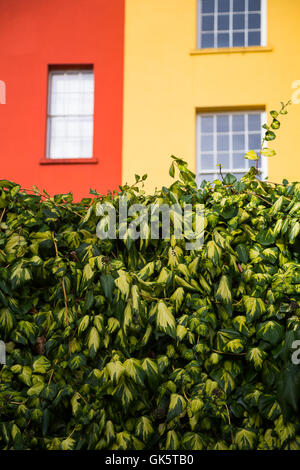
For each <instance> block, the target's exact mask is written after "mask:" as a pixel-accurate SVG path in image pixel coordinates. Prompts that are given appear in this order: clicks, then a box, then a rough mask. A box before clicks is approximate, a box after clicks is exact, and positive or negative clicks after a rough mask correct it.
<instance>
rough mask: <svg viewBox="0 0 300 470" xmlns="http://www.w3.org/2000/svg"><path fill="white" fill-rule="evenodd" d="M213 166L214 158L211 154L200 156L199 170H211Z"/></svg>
mask: <svg viewBox="0 0 300 470" xmlns="http://www.w3.org/2000/svg"><path fill="white" fill-rule="evenodd" d="M213 166H214V156H213V154H212V153H202V154H201V170H211V169H213Z"/></svg>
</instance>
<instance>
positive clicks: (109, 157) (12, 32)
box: [0, 0, 124, 199]
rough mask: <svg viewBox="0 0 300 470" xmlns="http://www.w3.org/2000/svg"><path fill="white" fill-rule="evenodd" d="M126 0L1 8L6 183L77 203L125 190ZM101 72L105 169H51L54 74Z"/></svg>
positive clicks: (1, 158) (34, 0)
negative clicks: (51, 70) (76, 69)
mask: <svg viewBox="0 0 300 470" xmlns="http://www.w3.org/2000/svg"><path fill="white" fill-rule="evenodd" d="M123 41H124V0H0V80H3V81H5V83H6V104H0V179H9V180H11V181H15V182H18V183H19V184H21V185H22V187H24V188H32V185H34V184H35V185H37V186H38V187H39V189H41V190H42V189H45V190H46V191H47V192H49V193H50V194H54V193H60V192H63V193H66V192H69V191H72V192H73V193H74V195H75V197H76V199H78V198H81V197H83V196H88V192H89V189H90V188H93V189H95V188H96V189H97V190H98V191H99V192H106V191H107V190H113V189H115V188H117V187H118V185H119V184H121V154H122V103H123ZM60 64H61V65H63V64H76V65H78V64H93V65H94V75H95V106H94V157H95V158H96V159H97V163H94V164H92V163H77V164H76V163H75V164H74V163H63V164H59V163H51V164H47V165H43V164H41V163H40V162H41V161H42V159H43V158H45V148H46V117H47V88H48V66H49V65H60Z"/></svg>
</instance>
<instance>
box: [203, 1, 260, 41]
mask: <svg viewBox="0 0 300 470" xmlns="http://www.w3.org/2000/svg"><path fill="white" fill-rule="evenodd" d="M211 1H212V2H215V12H214V31H213V34H214V44H217V33H218V29H217V15H216V6H217V0H211ZM232 10H233V0H230V12H232ZM245 11H246V12H247V11H248V0H246V10H245ZM246 18H247V16H246ZM201 20H202V0H197V49H203V48H202V47H201ZM229 21H230V24H229V34H230V35H232V32H233V29H232V14H230V16H229ZM244 31H245V32H246V31H248V28H245V29H244ZM246 37H247V38H248V35H246ZM247 40H248V39H247ZM266 45H267V0H261V26H260V47H266ZM236 47H237V48H239V47H240V46H230V45H229V46H228V47H227V46H226V47H224V49H233V48H236ZM244 47H245V48H247V47H259V45H258V46H244ZM209 49H219V48H218V46H216V45H215V46H214V47H211V48H209ZM221 49H223V47H221Z"/></svg>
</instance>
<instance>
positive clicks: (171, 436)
mask: <svg viewBox="0 0 300 470" xmlns="http://www.w3.org/2000/svg"><path fill="white" fill-rule="evenodd" d="M179 445H180V442H179V438H178V435H177V433H176V432H175V431H169V432H168V434H167V439H166V450H178V449H179Z"/></svg>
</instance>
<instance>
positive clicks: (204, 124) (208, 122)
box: [201, 116, 214, 132]
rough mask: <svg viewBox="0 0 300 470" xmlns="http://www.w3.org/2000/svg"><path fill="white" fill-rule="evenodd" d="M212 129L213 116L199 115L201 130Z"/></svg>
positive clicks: (207, 130) (210, 130) (208, 130)
mask: <svg viewBox="0 0 300 470" xmlns="http://www.w3.org/2000/svg"><path fill="white" fill-rule="evenodd" d="M213 131H214V118H213V116H202V117H201V132H213Z"/></svg>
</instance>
